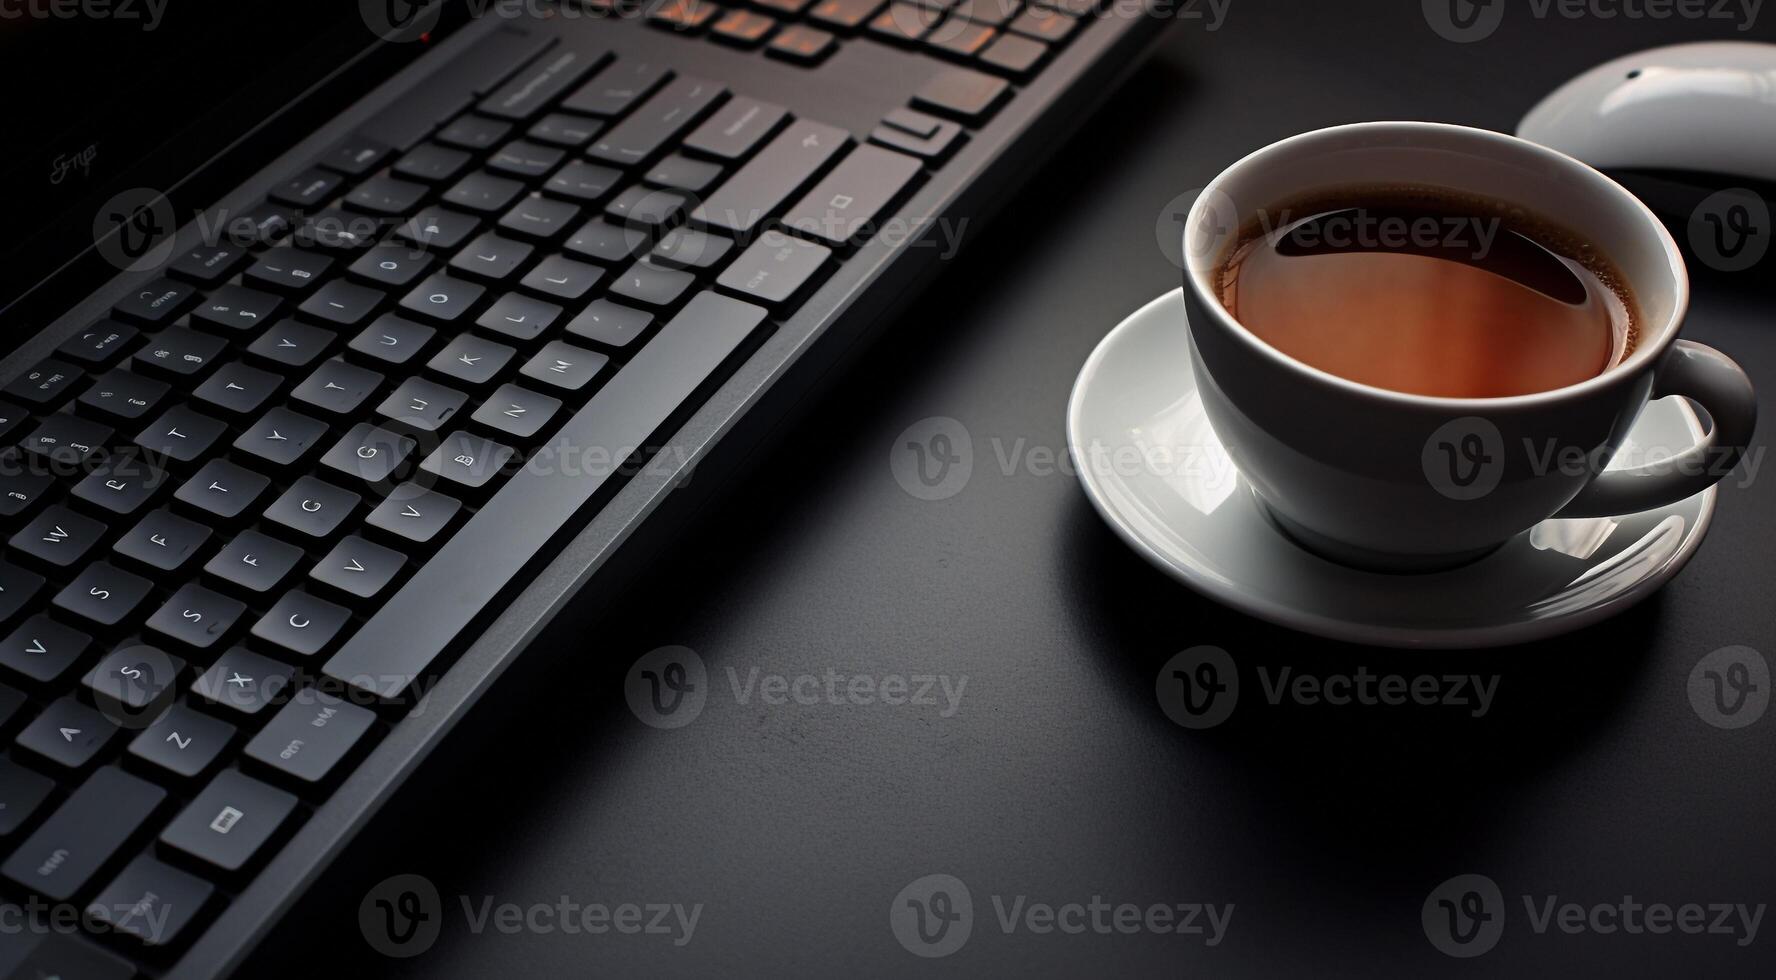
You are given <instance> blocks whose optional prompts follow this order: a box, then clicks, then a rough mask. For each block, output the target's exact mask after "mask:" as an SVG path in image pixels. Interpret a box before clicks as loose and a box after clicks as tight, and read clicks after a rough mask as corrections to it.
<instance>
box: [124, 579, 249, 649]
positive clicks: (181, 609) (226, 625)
mask: <svg viewBox="0 0 1776 980" xmlns="http://www.w3.org/2000/svg"><path fill="white" fill-rule="evenodd" d="M246 611H247V607H246V606H244V605H242V604H241V603H240V602H239V601H238V600H235V599H230V598H229V597H228V596H225V595H221V594H219V593H216V592H212V591H210V590H209V589H206V588H204V587H203V586H201V585H198V584H197V583H195V582H191V583H187V584H185V585H183V586H181V587H180V588H179V591H177V592H175V593H173V597H172V598H171V599H168V600H167V601H166V604H165V605H163V606H161V607H160V608H159V609H158V610H156V611H155V613H154V615H152V616H150V617H148V628H149V629H151V630H153V631H155V632H156V633H159V634H160V635H162V636H165V637H169V638H171V639H173V640H177V641H178V642H180V643H183V644H185V645H186V646H190V647H195V648H197V649H199V650H208V649H209V648H210V647H213V646H215V645H216V644H217V643H219V642H221V640H222V638H223V637H225V636H227V635H228V632H229V631H230V630H232V629H233V628H234V624H235V623H237V622H239V621H240V618H241V615H242V614H243V613H245V612H246Z"/></svg>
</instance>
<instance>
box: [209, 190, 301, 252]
mask: <svg viewBox="0 0 1776 980" xmlns="http://www.w3.org/2000/svg"><path fill="white" fill-rule="evenodd" d="M295 227H296V212H294V211H292V210H290V209H289V208H287V207H285V206H283V205H282V204H273V203H271V202H270V201H261V202H259V203H258V204H257V205H254V206H253V207H250V208H247V209H245V210H243V211H235V212H232V213H225V214H224V216H223V221H222V230H223V232H224V237H225V238H226V239H227V240H228V241H229V242H232V243H233V244H234V245H235V247H237V248H253V247H266V246H271V245H276V244H277V243H279V242H281V241H283V240H284V239H285V238H286V237H288V236H289V234H290V232H291V231H292V230H294V229H295Z"/></svg>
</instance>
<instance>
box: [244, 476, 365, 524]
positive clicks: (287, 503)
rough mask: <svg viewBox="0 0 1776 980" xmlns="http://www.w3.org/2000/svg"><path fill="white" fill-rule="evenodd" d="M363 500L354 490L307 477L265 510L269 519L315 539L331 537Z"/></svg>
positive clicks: (297, 482)
mask: <svg viewBox="0 0 1776 980" xmlns="http://www.w3.org/2000/svg"><path fill="white" fill-rule="evenodd" d="M362 499H363V498H362V497H360V496H358V495H357V494H355V493H352V492H351V491H350V490H343V489H341V488H339V487H336V486H334V485H333V484H331V483H326V482H324V481H321V480H317V479H315V478H314V477H312V476H305V477H301V478H300V479H298V480H297V481H296V482H295V483H293V484H291V485H290V489H288V490H285V491H284V493H283V496H280V497H279V498H278V499H276V500H274V501H272V503H271V506H270V507H267V508H266V509H265V519H266V520H268V521H270V522H271V523H273V524H279V525H282V526H284V527H287V528H289V529H290V530H292V531H295V532H296V533H297V534H301V535H304V536H306V537H311V538H326V537H330V536H331V535H332V534H333V532H335V531H337V530H339V528H340V525H342V524H344V523H345V520H346V518H348V517H350V516H351V513H352V511H353V510H355V509H356V508H357V506H358V503H359V502H360V501H361V500H362Z"/></svg>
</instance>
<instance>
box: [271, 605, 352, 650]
mask: <svg viewBox="0 0 1776 980" xmlns="http://www.w3.org/2000/svg"><path fill="white" fill-rule="evenodd" d="M350 620H351V610H349V609H347V608H345V607H344V606H341V605H338V604H336V603H332V602H328V601H327V600H325V599H317V598H315V597H314V596H312V595H309V594H308V593H306V592H303V591H301V590H299V589H294V590H291V591H289V592H286V593H284V597H283V598H282V599H279V600H278V601H277V604H276V605H274V606H272V607H271V609H270V611H268V612H266V614H265V615H264V616H263V617H261V618H260V620H259V621H258V622H257V623H254V624H253V635H254V636H255V637H257V638H259V639H261V640H264V641H265V642H266V643H269V644H271V645H272V646H275V647H279V648H281V649H284V650H288V651H289V652H291V653H294V654H298V655H300V656H304V657H312V656H314V655H315V654H317V653H320V652H321V651H322V650H325V649H326V648H327V647H329V646H331V645H332V643H333V641H334V640H335V639H337V638H338V637H339V633H340V631H341V630H343V629H344V628H345V625H346V623H347V622H349V621H350Z"/></svg>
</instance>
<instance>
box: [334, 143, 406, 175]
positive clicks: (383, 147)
mask: <svg viewBox="0 0 1776 980" xmlns="http://www.w3.org/2000/svg"><path fill="white" fill-rule="evenodd" d="M394 152H395V151H394V149H393V148H392V147H390V146H389V145H388V144H387V143H384V142H382V141H381V140H374V139H371V138H369V137H367V136H357V135H353V136H350V137H347V138H346V139H345V140H344V141H342V142H341V143H340V144H339V145H337V146H335V147H333V149H331V150H328V151H327V155H326V156H324V157H322V158H321V166H323V167H326V168H327V169H328V170H337V171H339V172H340V173H342V174H345V175H346V176H348V177H362V176H364V175H365V174H367V173H370V172H371V171H373V170H375V169H377V168H378V167H381V166H382V165H383V163H384V162H385V161H387V160H388V158H389V157H390V156H393V155H394Z"/></svg>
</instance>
